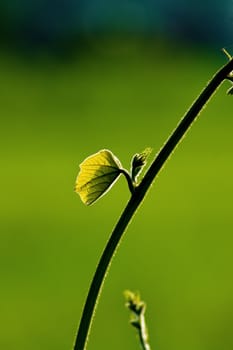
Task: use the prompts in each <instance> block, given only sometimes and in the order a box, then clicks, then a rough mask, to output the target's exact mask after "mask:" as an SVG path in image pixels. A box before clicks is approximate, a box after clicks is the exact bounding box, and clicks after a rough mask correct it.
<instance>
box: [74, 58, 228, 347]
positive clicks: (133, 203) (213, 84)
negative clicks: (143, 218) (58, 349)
mask: <svg viewBox="0 0 233 350" xmlns="http://www.w3.org/2000/svg"><path fill="white" fill-rule="evenodd" d="M232 70H233V59H231V60H230V61H229V62H228V63H227V64H226V65H225V66H223V67H222V68H221V69H220V70H219V71H218V72H217V73H216V74H215V75H214V77H213V78H212V80H211V81H210V82H209V83H208V85H207V86H206V88H205V89H204V90H203V91H202V92H201V94H200V96H199V97H198V98H197V100H196V101H195V102H194V103H193V104H192V106H191V107H190V109H189V110H188V112H187V113H186V114H185V116H184V118H183V119H182V120H181V122H180V123H179V124H178V126H177V128H176V129H175V130H174V132H173V133H172V134H171V136H170V137H169V139H168V140H167V142H166V143H165V145H164V146H163V148H162V149H161V151H160V152H159V153H158V155H157V156H156V158H155V160H154V161H153V163H152V164H151V166H150V168H149V169H148V171H147V173H146V174H145V176H144V178H143V179H142V181H141V183H140V185H139V186H138V187H136V189H135V191H134V193H133V194H132V196H131V198H130V200H129V202H128V204H127V205H126V208H125V209H124V211H123V213H122V215H121V217H120V219H119V221H118V223H117V224H116V226H115V228H114V230H113V232H112V235H111V237H110V239H109V241H108V243H107V245H106V247H105V249H104V252H103V254H102V256H101V258H100V261H99V264H98V266H97V269H96V272H95V275H94V278H93V280H92V283H91V286H90V289H89V293H88V296H87V299H86V303H85V306H84V309H83V313H82V317H81V321H80V325H79V329H78V334H77V338H76V341H75V345H74V350H83V349H84V348H85V344H86V340H87V336H88V332H89V329H90V325H91V322H92V318H93V314H94V310H95V307H96V305H97V301H98V296H99V293H100V289H101V286H102V284H103V281H104V278H105V276H106V272H107V270H108V268H109V267H110V263H111V260H112V257H113V255H114V253H115V251H116V248H117V246H118V245H119V242H120V240H121V238H122V236H123V233H124V231H125V229H126V227H127V225H128V223H129V222H130V220H131V218H132V217H133V215H134V213H135V211H136V209H137V208H138V206H139V205H140V203H141V202H142V200H143V198H144V196H145V194H146V192H147V190H148V188H149V186H150V185H151V183H152V181H153V180H154V179H155V177H156V175H157V174H158V172H159V171H160V169H161V168H162V166H163V165H164V163H165V162H166V160H167V159H168V157H169V156H170V154H171V153H172V151H173V150H174V149H175V147H176V146H177V144H178V143H179V141H180V140H181V139H182V137H183V136H184V134H185V133H186V131H187V130H188V129H189V127H190V126H191V125H192V123H193V121H194V120H195V119H196V118H197V116H198V115H199V113H200V111H201V110H202V109H203V107H204V106H205V105H206V103H207V102H208V100H209V99H210V97H211V96H212V95H213V94H214V93H215V91H216V90H217V88H218V87H219V86H220V84H221V83H222V82H223V81H224V80H225V79H227V76H228V75H229V74H230V73H231V71H232Z"/></svg>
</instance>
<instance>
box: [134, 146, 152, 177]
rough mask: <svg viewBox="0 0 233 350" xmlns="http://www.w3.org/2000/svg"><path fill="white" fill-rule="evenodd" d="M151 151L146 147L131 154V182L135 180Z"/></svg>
mask: <svg viewBox="0 0 233 350" xmlns="http://www.w3.org/2000/svg"><path fill="white" fill-rule="evenodd" d="M151 151H152V149H151V148H146V149H145V150H144V151H143V152H141V153H137V154H135V155H134V156H133V158H132V162H131V178H132V181H133V182H136V181H137V177H138V175H139V174H140V172H141V171H142V169H143V167H144V166H145V164H146V161H147V158H148V156H149V155H150V153H151Z"/></svg>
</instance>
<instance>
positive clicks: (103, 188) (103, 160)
mask: <svg viewBox="0 0 233 350" xmlns="http://www.w3.org/2000/svg"><path fill="white" fill-rule="evenodd" d="M121 168H122V167H121V163H120V161H119V159H117V157H115V156H114V154H113V153H112V152H111V151H109V150H107V149H104V150H101V151H99V152H98V153H95V154H93V155H91V156H90V157H88V158H86V159H85V160H84V161H83V162H82V163H81V164H80V172H79V174H78V176H77V179H76V183H75V192H77V193H78V194H79V195H80V198H81V200H82V201H83V203H84V204H86V205H90V204H92V203H94V202H95V201H96V200H97V199H98V198H100V197H101V196H102V195H104V194H105V193H106V192H107V191H108V190H109V189H110V188H111V186H112V185H113V183H114V182H115V181H116V180H117V178H118V176H119V175H120V174H121V172H122V171H121Z"/></svg>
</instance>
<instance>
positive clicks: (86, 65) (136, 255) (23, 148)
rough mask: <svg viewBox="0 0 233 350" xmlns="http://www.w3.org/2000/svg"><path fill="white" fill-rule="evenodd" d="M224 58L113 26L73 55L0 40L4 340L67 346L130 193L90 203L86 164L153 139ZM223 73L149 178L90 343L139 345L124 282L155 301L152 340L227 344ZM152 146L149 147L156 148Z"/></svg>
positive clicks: (158, 140) (209, 349)
mask: <svg viewBox="0 0 233 350" xmlns="http://www.w3.org/2000/svg"><path fill="white" fill-rule="evenodd" d="M225 62H226V58H225V57H224V56H223V54H222V53H221V52H220V51H219V50H216V48H214V49H213V48H210V47H207V48H205V49H203V48H201V46H197V45H195V46H194V45H191V44H189V45H187V43H186V45H184V44H179V43H177V42H174V41H169V40H166V39H164V38H162V37H159V38H158V37H157V38H155V39H153V40H152V39H151V38H147V39H146V38H145V37H141V36H140V35H139V34H138V35H137V36H134V37H129V36H127V35H126V36H124V35H123V36H122V35H120V36H119V37H118V36H117V35H114V37H113V36H110V37H109V36H107V37H101V38H99V37H92V38H91V39H90V40H89V41H88V49H83V50H81V49H80V50H78V51H77V52H75V53H72V55H71V56H69V55H66V57H65V58H64V57H62V58H61V57H57V56H56V53H55V54H54V53H52V54H51V53H48V52H47V51H46V50H45V51H43V50H40V51H39V53H38V52H37V53H36V55H32V56H31V55H30V54H28V52H27V53H26V54H25V52H24V53H22V52H21V53H19V52H18V51H17V52H16V51H13V50H12V48H11V49H9V50H6V49H4V50H1V54H0V76H1V88H0V89H1V91H0V94H1V97H0V100H1V138H0V143H1V147H0V150H1V184H2V185H1V210H0V216H1V220H0V225H1V227H0V232H1V234H0V250H1V254H0V269H1V288H0V310H1V312H0V348H1V349H6V350H8V349H9V350H11V349H12V350H13V349H18V350H29V349H30V350H32V349H33V350H41V349H43V350H51V349H56V350H65V349H72V345H73V342H74V339H75V335H76V331H77V326H78V322H79V318H80V315H81V311H82V307H83V303H84V300H85V296H86V294H87V290H88V288H89V284H90V281H91V278H92V276H93V273H94V270H95V267H96V265H97V262H98V259H99V257H100V255H101V252H102V250H103V248H104V245H105V243H106V241H107V239H108V237H109V234H110V232H111V230H112V228H113V225H114V224H115V223H116V221H117V218H118V216H119V215H120V213H121V212H122V210H123V208H124V206H125V204H126V203H127V200H128V198H129V191H128V188H127V184H126V182H125V180H124V179H123V178H121V179H120V180H119V181H118V182H117V183H116V184H115V186H114V187H113V188H112V190H111V191H110V192H109V193H108V194H107V195H106V196H104V197H103V198H102V199H101V200H100V201H98V202H97V203H96V204H95V205H94V206H91V207H85V206H84V205H83V204H82V203H81V201H80V199H79V197H78V196H77V195H76V194H75V193H74V183H75V178H76V176H77V173H78V171H79V164H80V162H82V161H83V159H84V158H85V157H87V156H88V155H90V154H92V153H95V152H97V151H98V150H100V149H102V148H108V149H110V150H112V151H113V153H114V154H115V155H116V156H117V157H118V158H119V159H120V160H121V162H122V164H123V165H124V167H126V168H129V167H130V159H131V157H132V155H133V154H135V153H137V152H140V151H142V150H143V149H144V148H145V147H148V146H150V147H152V148H153V156H155V154H156V153H157V152H158V150H159V149H160V148H161V146H162V145H163V143H164V142H165V140H166V138H167V137H168V135H169V133H170V132H171V131H172V130H173V129H174V127H175V126H176V124H177V123H178V121H179V119H180V118H181V116H182V115H183V114H184V112H185V111H186V110H187V108H188V107H189V105H190V104H191V102H192V100H193V99H194V98H195V97H196V96H197V94H198V93H199V92H200V90H201V89H202V88H203V87H204V85H205V84H206V82H207V81H208V80H209V79H210V78H211V76H212V75H213V73H214V72H215V71H216V70H217V69H219V67H220V66H221V65H223V64H224V63H225ZM228 88H229V85H228V84H227V83H225V84H224V86H222V87H221V89H220V90H219V91H218V93H217V94H216V95H215V96H214V98H213V100H212V101H211V103H210V104H209V105H208V107H207V108H206V109H205V110H204V112H203V113H202V115H201V116H200V119H198V121H197V122H196V123H195V124H194V126H193V127H192V129H191V131H190V132H189V133H188V135H187V136H186V137H185V139H184V140H183V141H182V143H181V144H180V145H179V147H178V149H177V150H176V151H175V152H174V154H173V155H172V157H171V159H170V160H169V162H168V163H167V165H166V166H165V168H164V169H163V171H162V172H161V174H160V176H159V177H158V179H157V180H156V182H155V183H154V185H153V186H152V188H151V189H150V191H149V193H148V195H147V196H146V199H145V201H144V202H143V205H142V206H141V208H140V210H138V212H137V215H136V216H135V217H134V220H133V222H132V223H131V225H130V226H129V228H128V230H127V233H126V235H125V237H124V239H123V241H122V244H121V246H120V249H119V250H118V252H117V254H116V256H115V258H114V261H113V264H112V266H111V269H110V273H109V274H108V277H107V279H106V282H105V285H104V289H103V293H102V295H101V298H100V302H99V305H98V309H97V312H96V317H95V320H94V323H93V327H92V332H91V335H90V339H89V345H88V349H90V350H96V349H112V350H115V349H137V348H138V349H139V343H138V341H137V339H136V335H135V331H134V329H131V328H132V327H131V326H130V325H129V313H128V310H127V309H126V308H125V307H124V298H123V291H124V290H125V289H132V290H136V291H137V290H138V291H140V292H141V295H142V299H143V300H145V301H146V303H147V314H146V316H147V323H148V326H149V332H150V338H151V346H152V348H153V349H155V350H156V349H160V350H162V349H163V350H170V349H173V350H176V349H177V350H178V349H179V350H187V349H189V350H197V349H198V350H215V349H216V350H217V349H218V350H219V349H224V350H228V349H229V350H230V349H231V350H232V348H233V339H232V324H233V280H232V267H233V257H232V243H233V238H232V227H233V217H232V196H233V185H232V175H233V166H232V153H233V140H232V130H233V120H232V103H233V101H232V98H231V97H228V96H226V90H227V89H228ZM150 160H152V157H151V158H150Z"/></svg>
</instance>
